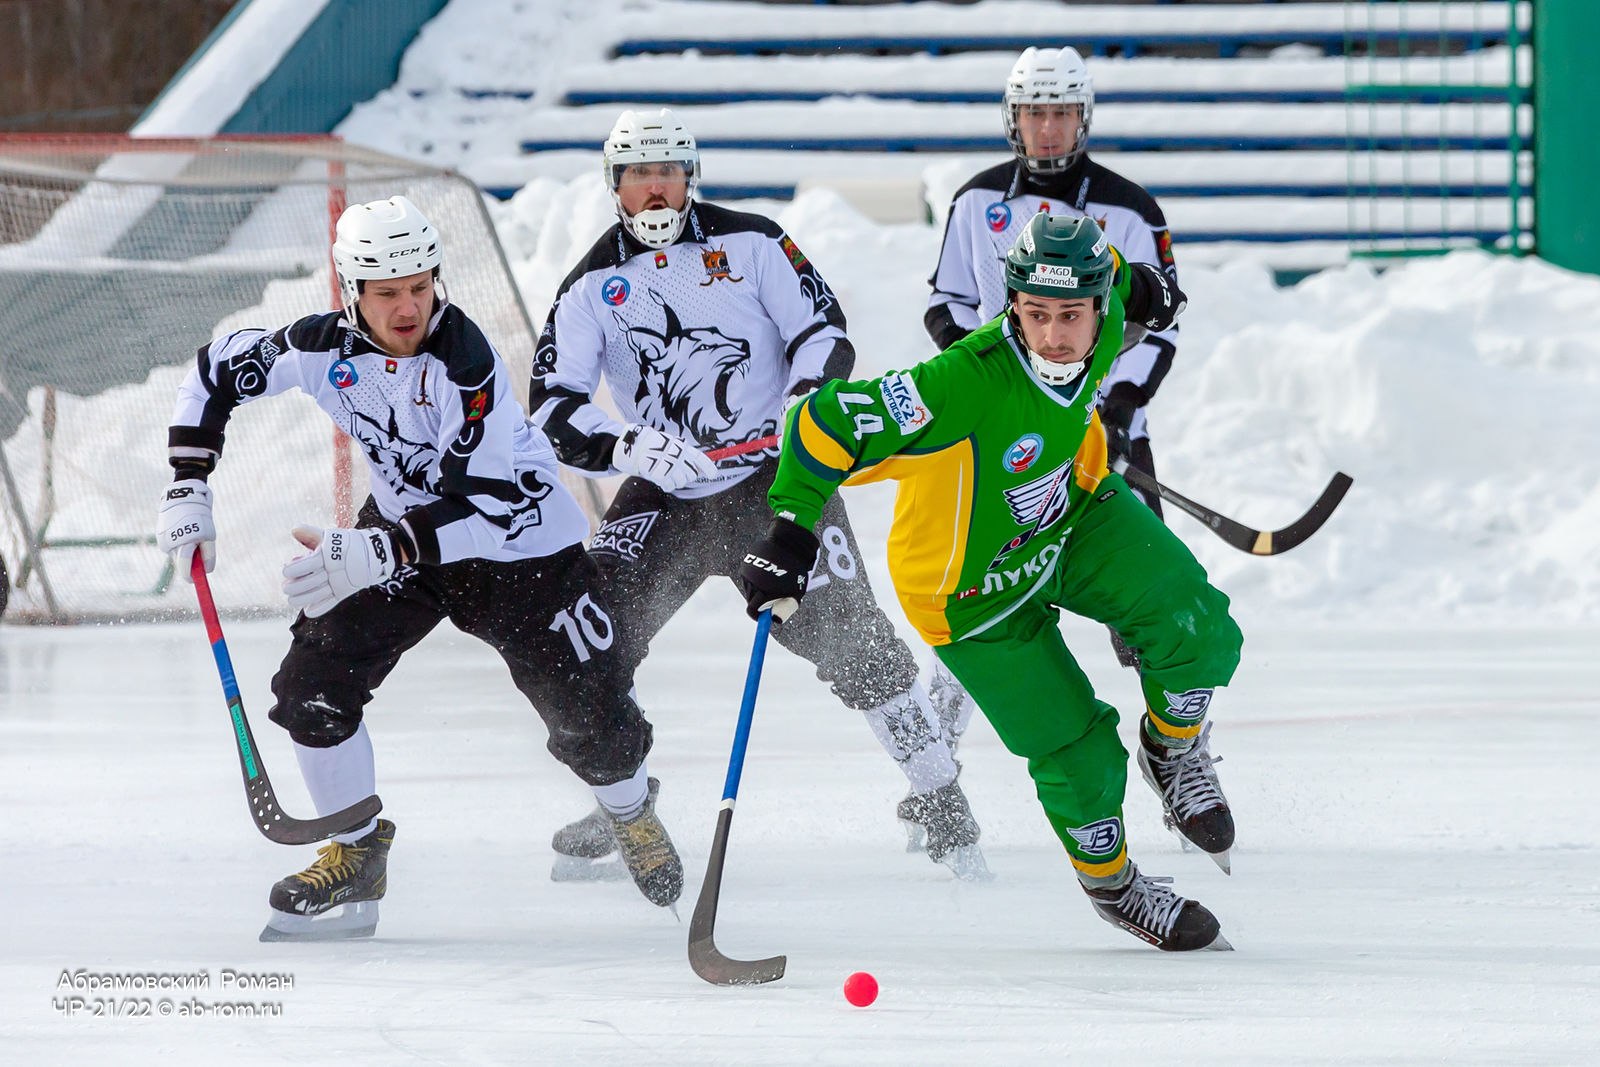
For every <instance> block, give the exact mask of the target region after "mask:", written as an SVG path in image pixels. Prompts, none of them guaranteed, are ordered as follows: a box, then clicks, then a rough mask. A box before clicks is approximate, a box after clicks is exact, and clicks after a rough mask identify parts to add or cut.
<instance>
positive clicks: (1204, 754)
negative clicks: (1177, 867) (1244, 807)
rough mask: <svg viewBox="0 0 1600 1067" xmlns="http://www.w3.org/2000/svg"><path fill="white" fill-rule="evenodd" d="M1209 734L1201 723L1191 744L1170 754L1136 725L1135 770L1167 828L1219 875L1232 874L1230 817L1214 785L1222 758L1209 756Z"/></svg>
mask: <svg viewBox="0 0 1600 1067" xmlns="http://www.w3.org/2000/svg"><path fill="white" fill-rule="evenodd" d="M1210 734H1211V724H1210V723H1206V724H1205V726H1204V727H1202V728H1201V730H1200V736H1199V737H1197V738H1195V742H1194V744H1193V745H1191V746H1189V747H1188V748H1187V749H1185V750H1183V751H1182V752H1173V751H1170V750H1166V749H1163V748H1162V747H1161V746H1160V745H1158V744H1156V743H1155V742H1154V741H1152V740H1150V735H1149V732H1148V731H1147V730H1145V728H1144V726H1143V724H1142V723H1141V724H1140V728H1139V770H1140V771H1141V772H1142V773H1143V774H1144V780H1145V781H1146V782H1149V783H1150V788H1151V789H1154V790H1155V791H1156V795H1157V796H1159V797H1160V798H1161V809H1162V815H1163V818H1164V821H1165V822H1166V825H1167V829H1169V830H1171V831H1173V832H1174V833H1176V834H1177V835H1178V836H1179V838H1180V840H1184V841H1187V842H1189V843H1191V844H1193V845H1194V846H1195V847H1196V848H1198V849H1199V850H1200V851H1202V852H1204V853H1205V854H1206V855H1208V856H1210V857H1211V859H1212V860H1213V861H1214V862H1215V863H1216V865H1217V866H1218V867H1221V868H1222V871H1223V873H1224V874H1232V873H1233V871H1232V860H1231V859H1230V856H1229V850H1231V849H1232V848H1233V812H1232V811H1230V810H1229V809H1228V798H1227V797H1225V796H1223V794H1222V786H1221V784H1220V783H1219V782H1218V781H1217V772H1216V770H1215V769H1214V767H1213V764H1216V763H1220V762H1221V761H1222V757H1221V756H1213V755H1211V751H1210V749H1209V748H1208V747H1207V746H1208V744H1209V738H1210Z"/></svg>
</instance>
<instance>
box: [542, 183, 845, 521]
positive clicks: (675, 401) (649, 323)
mask: <svg viewBox="0 0 1600 1067" xmlns="http://www.w3.org/2000/svg"><path fill="white" fill-rule="evenodd" d="M854 364H855V350H854V349H853V348H851V346H850V342H849V340H848V339H847V338H846V336H845V321H844V315H843V313H842V312H841V311H840V309H839V302H838V300H837V299H835V297H834V295H833V292H832V290H830V289H829V288H828V285H827V283H826V282H825V281H823V280H822V277H821V275H819V274H818V273H817V272H816V268H814V267H813V266H812V265H811V263H810V262H809V261H808V260H807V259H806V257H805V254H804V253H803V252H801V251H800V249H799V248H797V247H796V246H795V244H794V242H793V241H791V240H790V239H789V238H788V236H787V235H785V234H784V232H783V230H782V229H781V228H780V227H779V226H778V225H777V224H776V223H774V222H772V221H771V220H770V219H767V218H764V217H762V216H760V215H752V214H747V213H744V212H737V211H729V210H727V209H724V208H719V207H716V206H714V205H707V204H695V205H694V206H693V207H692V208H691V210H690V212H689V218H688V222H687V224H686V225H685V226H684V228H683V233H682V234H681V235H680V236H679V238H678V240H677V241H676V242H675V243H673V244H671V245H668V246H667V247H666V248H663V249H659V250H657V249H651V248H647V247H645V246H644V245H643V244H640V243H639V242H638V241H636V240H634V239H633V237H632V236H631V235H630V234H628V233H626V232H625V231H624V230H623V228H622V227H621V225H620V224H619V225H616V226H613V227H612V228H611V229H610V230H607V231H606V233H605V235H604V236H602V237H601V238H600V240H599V241H598V242H596V244H595V245H594V247H593V248H592V249H591V250H590V251H589V254H588V255H587V256H586V257H585V258H584V260H583V262H582V263H580V264H579V265H578V266H577V267H576V268H575V269H574V270H573V272H572V273H571V274H570V275H568V276H567V279H566V280H565V281H564V282H563V283H562V286H561V289H560V291H559V292H558V293H557V295H556V301H555V304H554V305H553V306H552V307H551V309H550V316H549V318H548V319H547V321H546V322H545V327H544V332H543V334H542V336H541V337H540V340H539V350H538V354H537V355H536V356H535V358H534V366H533V378H532V382H531V383H530V387H529V392H528V409H529V411H530V413H531V414H532V416H533V420H534V422H535V423H537V424H538V425H539V426H540V427H541V428H542V429H543V430H544V431H545V432H546V433H547V434H549V435H550V439H551V441H552V442H553V443H554V445H555V448H556V451H557V452H558V453H559V454H560V456H561V459H562V460H563V461H564V462H566V463H569V464H571V465H572V466H574V467H577V468H579V469H581V470H586V471H590V472H593V473H597V474H604V473H608V472H609V471H610V461H611V454H612V447H613V446H614V444H615V442H616V438H617V436H618V435H620V434H621V433H622V432H623V429H624V428H625V426H626V425H627V424H628V423H633V422H639V423H643V424H645V425H647V426H653V427H655V428H656V429H658V430H661V431H663V432H665V433H669V434H673V435H676V436H678V437H682V438H683V439H685V440H687V441H690V442H692V443H694V444H695V445H697V446H699V447H700V448H701V449H703V450H706V451H710V450H712V449H715V448H722V447H725V446H728V445H736V444H742V443H744V442H746V441H754V440H758V439H760V438H764V437H770V436H773V435H774V434H776V433H777V432H778V427H779V425H780V423H781V421H782V412H783V404H784V401H785V399H786V398H788V397H789V396H790V395H792V394H794V393H795V392H803V391H805V390H808V389H811V388H814V387H815V386H817V385H819V384H821V383H822V382H823V381H826V380H828V379H830V378H835V377H844V376H846V375H848V374H849V372H850V370H851V368H852V367H853V366H854ZM602 376H603V377H604V379H605V382H606V384H607V385H608V386H609V388H610V391H611V396H612V399H613V400H614V402H615V403H616V406H617V410H618V412H619V413H620V414H621V416H622V417H621V419H620V420H619V419H617V418H614V417H613V416H611V415H610V414H609V413H607V412H606V411H605V410H604V409H602V408H600V407H599V406H598V405H596V404H595V403H593V401H592V399H591V398H592V396H593V394H594V391H595V390H596V389H597V388H598V387H599V384H600V381H601V378H602ZM776 455H777V448H776V447H774V448H770V449H767V450H765V451H757V452H751V453H747V454H746V455H744V456H741V457H738V458H736V459H735V458H730V459H727V460H724V461H723V463H722V464H721V467H720V470H721V474H720V477H719V478H718V479H716V480H715V481H708V482H699V483H696V484H695V485H691V486H689V487H688V488H685V489H682V490H679V491H677V492H676V493H675V494H674V495H675V496H678V497H681V498H684V499H692V498H696V497H703V496H709V495H711V494H713V493H717V492H720V491H722V490H724V489H726V488H728V487H729V486H731V485H734V484H735V483H737V482H740V481H743V480H744V479H745V478H746V477H748V476H749V475H750V473H751V472H752V471H754V470H755V469H756V468H757V467H758V466H760V465H761V463H762V462H763V460H764V459H766V458H768V457H771V456H776Z"/></svg>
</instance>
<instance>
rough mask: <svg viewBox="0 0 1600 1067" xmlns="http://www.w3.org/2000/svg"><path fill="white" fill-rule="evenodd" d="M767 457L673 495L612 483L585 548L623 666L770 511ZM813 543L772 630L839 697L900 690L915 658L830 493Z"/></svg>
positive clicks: (632, 662) (720, 569) (735, 554)
mask: <svg viewBox="0 0 1600 1067" xmlns="http://www.w3.org/2000/svg"><path fill="white" fill-rule="evenodd" d="M770 468H771V465H770V464H769V465H767V466H764V467H763V468H762V469H761V470H758V471H757V472H756V473H755V474H752V475H751V476H750V477H748V478H746V479H745V480H744V481H742V482H740V483H739V484H738V485H736V486H734V487H733V488H731V489H726V490H724V491H722V492H721V493H718V494H717V495H716V496H712V497H702V498H701V499H698V500H679V499H678V498H676V497H674V496H671V495H669V494H668V493H666V492H665V491H663V490H662V489H660V488H659V487H657V486H656V485H655V484H654V483H652V482H648V481H646V480H644V479H643V478H629V479H628V480H627V481H625V482H623V483H622V488H621V489H619V490H618V491H617V495H616V497H615V498H614V499H613V500H612V501H611V507H610V508H608V509H607V511H606V515H605V520H604V521H603V522H602V523H601V526H600V529H599V531H598V532H597V533H596V534H595V535H594V539H593V540H592V541H591V542H590V545H589V552H590V554H591V555H593V556H594V559H595V562H596V563H598V564H599V565H600V570H601V573H602V574H603V575H604V576H605V579H606V592H607V594H608V599H609V600H610V602H611V603H612V604H614V605H615V606H616V609H617V611H618V612H620V613H621V616H622V620H623V623H622V626H621V640H620V643H621V645H622V646H623V648H622V655H623V658H624V660H625V662H626V664H627V669H628V670H629V671H630V673H631V672H632V671H633V670H635V669H637V667H638V665H639V664H640V663H641V662H643V661H644V657H645V654H646V652H647V651H648V649H649V645H650V641H651V639H652V638H654V637H655V635H656V634H657V633H659V632H660V631H661V628H662V627H664V626H665V625H666V624H667V622H668V620H670V619H671V618H672V616H673V615H675V614H677V611H678V609H679V608H680V607H682V606H683V602H684V601H686V600H688V599H689V597H691V596H692V595H694V592H695V590H697V589H699V588H700V585H701V583H702V582H704V581H705V580H706V579H707V578H709V577H711V576H712V575H714V574H720V575H724V576H725V577H727V578H729V579H730V580H731V579H732V578H733V575H734V574H735V573H736V572H737V571H738V569H739V563H740V561H741V560H743V559H744V554H745V551H746V550H747V549H748V548H749V546H750V544H751V542H753V541H754V540H756V538H758V537H760V536H761V534H763V533H765V532H766V529H767V525H768V524H769V523H771V521H772V511H771V510H770V509H769V508H768V507H767V489H768V488H769V487H770V486H771V484H772V471H771V469H770ZM816 533H817V537H818V538H819V539H820V540H821V541H822V548H821V550H820V551H819V552H818V553H817V563H816V566H815V567H814V568H813V569H812V572H811V582H810V586H809V589H808V592H807V593H806V598H805V600H804V602H803V603H802V604H801V607H800V611H799V612H798V613H797V614H796V615H795V616H794V617H793V618H791V619H790V620H789V621H788V622H785V623H782V624H781V625H778V626H774V627H773V628H772V636H773V639H774V640H776V641H777V642H778V643H779V644H781V645H782V646H783V647H784V648H787V649H789V650H790V651H791V652H794V653H795V654H796V655H799V656H802V657H804V658H805V659H807V660H808V661H810V662H811V663H812V664H814V665H815V666H816V668H817V677H818V678H820V679H821V680H822V681H824V682H827V683H828V684H829V685H830V686H832V688H833V692H834V695H835V696H837V697H838V698H839V699H840V700H842V701H843V702H844V703H845V704H846V705H848V706H849V707H852V708H855V709H857V710H858V711H866V710H869V709H871V708H875V707H877V706H879V705H880V704H883V703H886V702H887V701H889V700H892V699H893V698H894V697H897V696H899V695H900V694H901V693H904V692H905V691H906V690H907V689H910V688H911V685H912V683H913V682H914V681H916V677H917V663H916V660H914V659H913V658H912V656H911V650H910V649H908V648H907V647H906V645H905V642H904V641H902V640H900V638H899V636H898V635H897V634H896V633H895V630H894V624H893V623H891V622H890V621H889V617H888V616H887V615H885V614H884V613H883V609H882V608H881V607H879V606H878V601H877V600H876V598H874V597H873V595H872V586H871V584H870V583H869V582H868V580H867V573H866V570H865V568H864V567H862V565H861V552H860V550H859V549H858V548H857V547H856V540H855V535H854V534H853V533H851V531H850V519H849V516H848V515H847V514H846V513H845V509H844V504H843V502H842V501H840V499H839V498H838V496H834V497H832V498H831V499H829V501H828V503H827V505H826V506H825V507H824V508H823V509H822V521H820V522H818V523H817V529H816Z"/></svg>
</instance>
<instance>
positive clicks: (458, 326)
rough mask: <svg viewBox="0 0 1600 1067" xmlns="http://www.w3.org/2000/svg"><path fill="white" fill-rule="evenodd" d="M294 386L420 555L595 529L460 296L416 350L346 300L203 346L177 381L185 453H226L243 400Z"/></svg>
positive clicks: (483, 550)
mask: <svg viewBox="0 0 1600 1067" xmlns="http://www.w3.org/2000/svg"><path fill="white" fill-rule="evenodd" d="M291 389H300V390H301V391H303V392H305V393H308V394H310V396H311V397H312V399H314V400H315V401H316V402H317V406H318V407H320V408H322V410H323V411H326V412H327V413H328V414H329V415H330V416H332V418H333V421H334V423H335V424H337V425H338V427H339V428H340V429H341V430H343V431H344V432H345V433H347V434H349V435H350V436H351V437H352V438H353V439H354V440H355V441H356V442H357V444H358V445H359V447H360V449H361V452H362V454H363V455H365V456H366V460H367V467H368V469H369V471H370V472H371V484H372V497H373V500H374V501H375V502H376V503H377V505H378V509H379V511H380V512H382V514H383V517H384V518H386V519H388V520H390V521H391V522H395V523H398V524H400V525H401V527H402V529H404V530H405V531H406V532H407V533H409V534H410V536H411V538H412V540H413V542H414V547H415V549H416V557H415V561H416V562H419V563H452V562H455V561H456V560H462V559H469V558H475V557H476V558H483V559H494V560H514V559H525V558H529V557H534V556H548V555H550V554H552V553H554V552H558V551H560V550H561V549H563V548H565V547H567V546H568V545H572V544H577V543H578V542H580V541H582V540H583V538H585V537H587V536H588V534H589V521H588V519H587V518H586V517H585V515H584V513H583V510H582V508H581V507H579V505H578V502H577V501H576V500H574V499H573V498H572V494H571V493H569V492H568V491H567V489H566V488H565V487H564V486H563V485H562V484H561V483H560V481H559V477H558V471H559V464H558V462H557V459H556V455H555V451H554V450H553V449H552V448H551V447H550V442H549V441H548V440H547V439H546V438H545V436H544V434H542V433H540V432H539V431H538V430H537V429H534V428H533V427H532V426H530V425H529V424H528V420H527V417H526V416H525V415H524V414H523V411H522V408H521V406H520V405H519V404H518V403H517V400H516V397H515V396H514V395H513V393H512V390H511V383H510V381H509V380H508V375H507V371H506V366H505V363H504V362H503V361H502V360H501V358H500V353H499V352H497V351H495V349H494V346H493V345H491V344H490V343H489V340H488V338H486V337H485V336H484V335H483V332H482V331H481V330H479V329H478V327H477V324H475V323H474V322H473V321H472V320H471V319H469V318H468V317H467V316H466V315H465V314H464V313H463V312H462V311H461V310H460V309H459V308H456V307H455V306H453V305H450V304H443V305H442V306H440V307H439V308H437V309H436V310H435V311H434V314H433V316H432V317H431V319H430V320H429V322H428V336H427V339H426V340H424V341H423V343H422V350H421V351H420V352H419V353H418V354H417V355H416V356H412V357H407V358H396V357H394V356H390V355H389V354H388V353H386V352H384V351H383V350H382V349H380V348H379V347H378V346H376V345H375V344H373V343H372V341H371V340H369V339H368V337H367V336H366V334H365V333H363V332H361V331H360V330H357V329H353V328H352V327H351V326H350V324H349V323H348V322H346V320H345V319H344V316H343V315H342V314H341V313H340V312H336V311H335V312H328V313H326V314H322V315H311V316H308V317H306V318H303V319H300V320H299V321H298V322H295V323H292V324H291V325H289V326H285V327H283V328H282V329H278V330H270V331H269V330H238V331H236V332H234V333H230V334H228V335H226V336H224V337H220V338H218V339H217V340H215V341H212V342H211V343H210V344H207V345H204V346H202V347H201V349H200V352H199V358H198V359H197V360H196V365H195V367H194V368H193V369H191V370H190V372H189V374H188V376H187V377H186V378H185V379H184V382H183V384H182V385H181V386H180V387H179V389H178V404H177V410H176V411H175V412H174V414H173V419H172V422H173V425H172V429H171V431H170V443H171V445H172V447H173V454H174V457H175V461H176V460H177V458H178V457H181V456H193V455H195V451H196V450H197V449H198V450H205V451H208V452H211V453H218V454H220V453H221V451H222V444H223V430H224V428H225V427H226V426H227V424H228V419H229V418H230V417H231V416H232V414H233V409H234V408H236V407H237V406H238V405H240V404H244V403H248V402H250V401H252V400H256V399H258V398H260V397H263V396H273V395H275V394H278V393H284V392H287V391H289V390H291Z"/></svg>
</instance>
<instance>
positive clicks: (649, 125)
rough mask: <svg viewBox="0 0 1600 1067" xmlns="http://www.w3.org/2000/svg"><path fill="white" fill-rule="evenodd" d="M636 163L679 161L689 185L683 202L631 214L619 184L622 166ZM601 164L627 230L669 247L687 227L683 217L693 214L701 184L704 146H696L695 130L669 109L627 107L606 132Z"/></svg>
mask: <svg viewBox="0 0 1600 1067" xmlns="http://www.w3.org/2000/svg"><path fill="white" fill-rule="evenodd" d="M634 163H681V164H683V171H684V177H685V178H686V179H687V180H688V183H689V186H688V190H687V192H686V193H685V195H684V198H683V208H682V210H680V211H674V210H673V209H672V208H669V207H663V208H655V209H653V210H650V211H641V212H639V213H638V214H637V215H629V214H628V213H627V212H626V211H623V210H622V197H621V196H620V195H619V194H618V192H617V190H618V187H619V185H620V184H621V180H622V172H623V170H624V169H625V168H627V167H628V166H629V165H631V164H634ZM600 165H601V168H602V169H603V170H604V172H605V179H606V188H607V189H609V190H611V201H612V203H614V204H616V206H617V218H619V219H621V220H622V224H623V225H624V226H626V227H627V228H628V232H629V233H631V234H633V235H634V236H635V237H637V238H638V239H639V240H640V241H642V242H644V243H645V244H646V245H649V246H650V247H651V248H665V247H667V246H668V245H670V244H671V243H672V242H673V241H676V240H677V239H678V234H680V233H682V232H683V223H684V220H685V219H687V218H688V217H689V205H690V204H691V203H693V202H694V192H695V187H696V186H698V185H699V184H700V150H699V149H698V148H696V147H695V143H694V135H693V134H691V133H690V132H689V131H688V130H686V129H684V127H683V123H681V122H679V121H678V120H677V118H676V117H675V116H674V115H673V114H672V112H671V111H668V110H667V109H666V108H662V109H661V110H660V111H624V112H623V113H622V114H621V115H619V116H618V117H617V124H616V125H615V126H613V127H611V136H609V137H607V138H606V146H605V151H604V154H603V155H602V156H601V161H600Z"/></svg>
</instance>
